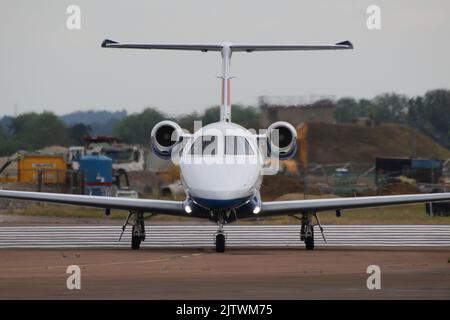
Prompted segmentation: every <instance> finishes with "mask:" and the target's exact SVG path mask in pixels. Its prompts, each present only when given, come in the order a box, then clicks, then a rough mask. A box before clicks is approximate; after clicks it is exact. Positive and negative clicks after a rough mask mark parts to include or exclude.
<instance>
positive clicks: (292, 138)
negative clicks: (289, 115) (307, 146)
mask: <svg viewBox="0 0 450 320" xmlns="http://www.w3.org/2000/svg"><path fill="white" fill-rule="evenodd" d="M267 140H268V141H267V142H268V143H267V144H268V147H269V153H270V155H272V156H277V157H278V158H279V159H281V160H285V159H289V158H291V157H292V156H294V154H295V152H296V151H297V131H296V130H295V128H294V127H293V126H292V125H291V124H290V123H288V122H285V121H278V122H275V123H273V124H272V125H270V127H269V128H268V129H267Z"/></svg>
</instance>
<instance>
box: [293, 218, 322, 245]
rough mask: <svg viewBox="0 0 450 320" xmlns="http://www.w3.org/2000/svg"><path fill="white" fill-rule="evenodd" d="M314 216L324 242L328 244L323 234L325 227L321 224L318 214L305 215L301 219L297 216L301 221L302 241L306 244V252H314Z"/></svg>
mask: <svg viewBox="0 0 450 320" xmlns="http://www.w3.org/2000/svg"><path fill="white" fill-rule="evenodd" d="M312 216H314V217H315V219H316V221H317V225H318V226H319V229H320V232H321V233H322V237H323V240H324V241H325V243H326V242H327V239H326V238H325V234H324V232H323V227H322V225H321V224H320V219H319V216H318V215H317V213H315V212H313V213H310V212H307V213H303V214H302V217H301V218H299V217H296V216H295V217H296V218H297V219H299V220H300V221H301V228H300V240H301V241H304V242H305V248H306V250H314V225H313V224H312V223H311V218H312Z"/></svg>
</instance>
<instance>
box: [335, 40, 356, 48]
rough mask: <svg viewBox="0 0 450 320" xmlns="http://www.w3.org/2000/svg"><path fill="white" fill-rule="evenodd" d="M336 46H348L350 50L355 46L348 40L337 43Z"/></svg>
mask: <svg viewBox="0 0 450 320" xmlns="http://www.w3.org/2000/svg"><path fill="white" fill-rule="evenodd" d="M336 46H346V47H348V49H353V44H352V43H351V42H350V41H348V40H346V41H342V42H339V43H336Z"/></svg>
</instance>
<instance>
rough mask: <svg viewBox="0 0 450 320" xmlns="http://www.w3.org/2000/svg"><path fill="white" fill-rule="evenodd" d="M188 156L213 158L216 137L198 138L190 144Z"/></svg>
mask: <svg viewBox="0 0 450 320" xmlns="http://www.w3.org/2000/svg"><path fill="white" fill-rule="evenodd" d="M189 154H191V155H196V156H201V155H204V156H215V155H216V154H217V138H216V136H200V137H198V138H197V139H195V141H194V143H193V144H192V146H191V150H190V152H189Z"/></svg>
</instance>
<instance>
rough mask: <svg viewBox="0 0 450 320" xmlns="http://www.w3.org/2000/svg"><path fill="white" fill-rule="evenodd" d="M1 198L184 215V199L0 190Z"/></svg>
mask: <svg viewBox="0 0 450 320" xmlns="http://www.w3.org/2000/svg"><path fill="white" fill-rule="evenodd" d="M0 198H9V199H18V200H33V201H46V202H54V203H63V204H73V205H79V206H89V207H97V208H105V209H121V210H142V211H144V212H151V213H162V214H169V215H183V216H185V215H186V213H185V212H184V209H183V202H182V201H168V200H151V199H129V198H117V197H98V196H85V195H75V194H59V193H45V192H27V191H10V190H0Z"/></svg>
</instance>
